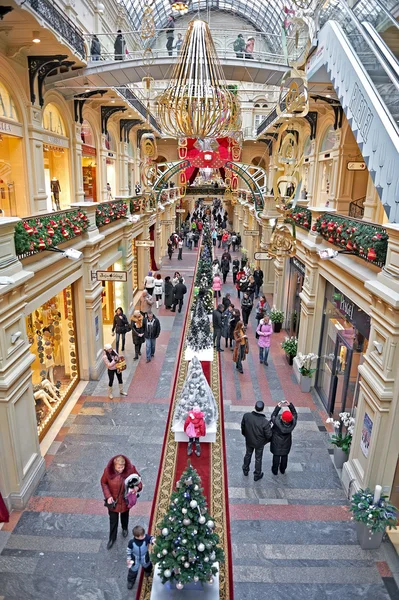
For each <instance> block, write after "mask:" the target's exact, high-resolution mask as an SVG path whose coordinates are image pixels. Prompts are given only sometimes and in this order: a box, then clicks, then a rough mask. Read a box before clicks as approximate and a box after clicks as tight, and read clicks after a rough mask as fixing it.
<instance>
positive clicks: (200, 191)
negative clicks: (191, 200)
mask: <svg viewBox="0 0 399 600" xmlns="http://www.w3.org/2000/svg"><path fill="white" fill-rule="evenodd" d="M224 191H225V188H224V187H217V188H215V187H213V186H212V185H193V186H188V187H187V190H186V194H191V195H192V196H223V195H224Z"/></svg>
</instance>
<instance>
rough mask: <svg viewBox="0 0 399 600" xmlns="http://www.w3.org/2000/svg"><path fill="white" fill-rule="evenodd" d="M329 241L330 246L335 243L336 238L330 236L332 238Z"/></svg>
mask: <svg viewBox="0 0 399 600" xmlns="http://www.w3.org/2000/svg"><path fill="white" fill-rule="evenodd" d="M328 241H329V242H330V244H333V243H334V238H333V236H332V235H330V237H329V238H328Z"/></svg>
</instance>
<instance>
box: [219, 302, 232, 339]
mask: <svg viewBox="0 0 399 600" xmlns="http://www.w3.org/2000/svg"><path fill="white" fill-rule="evenodd" d="M233 318H234V306H233V305H232V304H229V305H228V306H227V308H225V310H224V312H223V314H222V336H223V337H224V339H225V342H226V346H225V347H226V348H228V347H229V340H230V348H231V349H233V339H232V338H231V337H230V321H231V319H233Z"/></svg>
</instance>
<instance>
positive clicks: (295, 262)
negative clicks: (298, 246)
mask: <svg viewBox="0 0 399 600" xmlns="http://www.w3.org/2000/svg"><path fill="white" fill-rule="evenodd" d="M291 264H292V266H293V267H294V268H295V269H296V270H297V271H299V272H300V273H301V275H303V276H305V268H306V267H305V265H304V264H303V262H301V261H300V260H298V259H297V258H295V257H294V258H291Z"/></svg>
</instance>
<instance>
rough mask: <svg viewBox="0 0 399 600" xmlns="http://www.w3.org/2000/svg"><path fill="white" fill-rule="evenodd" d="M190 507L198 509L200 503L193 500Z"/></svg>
mask: <svg viewBox="0 0 399 600" xmlns="http://www.w3.org/2000/svg"><path fill="white" fill-rule="evenodd" d="M190 506H191V508H197V506H198V502H197V501H196V500H191V502H190Z"/></svg>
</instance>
